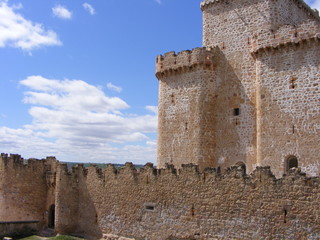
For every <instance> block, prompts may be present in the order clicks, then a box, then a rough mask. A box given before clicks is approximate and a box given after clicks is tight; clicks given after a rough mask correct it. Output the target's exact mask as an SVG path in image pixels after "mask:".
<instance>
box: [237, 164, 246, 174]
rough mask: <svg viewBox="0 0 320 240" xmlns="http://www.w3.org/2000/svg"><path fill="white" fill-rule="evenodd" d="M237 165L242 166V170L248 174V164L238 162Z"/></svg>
mask: <svg viewBox="0 0 320 240" xmlns="http://www.w3.org/2000/svg"><path fill="white" fill-rule="evenodd" d="M236 166H239V167H241V170H242V173H243V175H246V172H247V168H246V165H245V164H244V163H243V162H237V163H236Z"/></svg>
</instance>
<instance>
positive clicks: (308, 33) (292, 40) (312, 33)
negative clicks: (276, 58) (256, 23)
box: [251, 22, 320, 54]
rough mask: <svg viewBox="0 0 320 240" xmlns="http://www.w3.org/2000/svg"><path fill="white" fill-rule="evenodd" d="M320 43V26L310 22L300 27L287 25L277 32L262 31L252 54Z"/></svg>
mask: <svg viewBox="0 0 320 240" xmlns="http://www.w3.org/2000/svg"><path fill="white" fill-rule="evenodd" d="M313 41H315V42H318V43H320V25H319V24H317V23H315V22H308V23H305V24H302V25H300V26H298V27H296V26H292V25H285V26H282V27H280V28H279V29H278V30H277V31H275V32H273V31H271V30H262V31H261V32H260V33H259V34H258V35H256V36H255V38H254V39H253V42H252V49H251V53H253V54H259V53H263V52H268V51H274V50H277V49H285V48H287V47H290V46H300V45H303V44H306V43H310V42H313Z"/></svg>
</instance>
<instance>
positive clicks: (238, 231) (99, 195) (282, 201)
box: [56, 163, 320, 240]
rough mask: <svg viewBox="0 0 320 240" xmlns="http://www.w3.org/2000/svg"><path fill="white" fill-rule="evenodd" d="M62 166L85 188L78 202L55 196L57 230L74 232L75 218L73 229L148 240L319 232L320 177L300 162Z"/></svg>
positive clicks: (63, 175)
mask: <svg viewBox="0 0 320 240" xmlns="http://www.w3.org/2000/svg"><path fill="white" fill-rule="evenodd" d="M59 168H60V170H58V173H59V174H58V176H57V177H58V178H60V179H61V183H63V182H65V181H68V184H69V188H71V187H72V188H73V189H75V188H77V191H78V192H79V193H78V194H77V195H76V198H77V199H78V200H75V199H74V200H75V201H74V202H73V204H71V201H70V202H68V201H66V198H69V199H70V200H71V199H73V198H74V197H75V195H74V194H73V193H71V192H70V191H67V192H64V194H63V195H62V194H59V196H58V197H57V198H56V201H57V206H60V204H61V206H62V205H63V206H64V207H63V208H60V207H58V209H57V211H58V212H57V227H56V231H58V232H63V233H68V232H69V230H68V229H69V226H70V224H73V225H77V228H75V229H73V230H72V231H71V232H69V233H78V234H81V235H86V236H91V238H93V239H98V238H100V237H102V234H110V235H111V234H114V235H118V236H123V237H128V238H133V239H150V240H165V239H319V237H320V217H319V216H320V202H319V200H320V199H319V198H320V179H319V177H315V178H310V177H306V175H305V174H303V173H301V172H300V171H299V170H298V169H293V170H291V171H290V172H289V173H288V174H287V175H286V176H284V177H283V178H281V179H276V178H275V177H274V175H273V174H272V173H271V171H270V168H269V167H259V168H257V169H256V170H255V171H254V172H253V173H252V174H251V175H250V176H248V175H244V172H243V169H242V168H241V167H232V168H229V169H227V171H226V172H225V173H224V174H219V173H217V172H216V170H215V169H207V171H205V172H199V171H198V169H197V167H196V166H194V165H183V166H182V168H180V169H179V170H177V169H175V168H173V167H172V166H169V165H167V168H165V169H155V168H154V167H153V166H152V164H147V165H146V166H145V167H144V168H142V169H139V170H137V169H135V168H134V167H133V166H132V164H129V163H128V164H126V166H125V167H124V168H122V169H120V170H117V169H115V167H114V166H113V165H109V166H108V167H107V169H105V170H104V171H102V170H101V169H97V168H95V167H91V168H89V169H84V168H83V167H82V166H78V167H76V168H74V169H73V170H72V172H69V171H68V170H67V169H66V166H65V165H60V166H59ZM69 193H70V194H71V195H69ZM66 203H69V204H66ZM75 207H76V208H75ZM69 209H72V211H75V210H76V209H77V210H78V212H77V213H76V212H72V213H69V214H71V217H69V218H68V220H66V219H65V217H66V215H64V216H61V215H60V212H66V211H69ZM59 216H61V217H63V219H60V217H59ZM69 216H70V215H69ZM74 216H78V217H77V218H73V217H74ZM67 221H68V222H67ZM110 239H112V238H110Z"/></svg>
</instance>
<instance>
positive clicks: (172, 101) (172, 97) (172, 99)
mask: <svg viewBox="0 0 320 240" xmlns="http://www.w3.org/2000/svg"><path fill="white" fill-rule="evenodd" d="M170 97H171V103H174V94H173V93H172V94H171V95H170Z"/></svg>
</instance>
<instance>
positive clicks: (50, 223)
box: [48, 204, 55, 228]
mask: <svg viewBox="0 0 320 240" xmlns="http://www.w3.org/2000/svg"><path fill="white" fill-rule="evenodd" d="M54 216H55V206H54V204H52V205H51V206H50V209H49V219H48V227H49V228H54Z"/></svg>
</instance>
